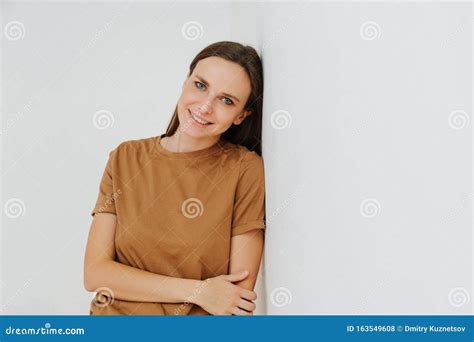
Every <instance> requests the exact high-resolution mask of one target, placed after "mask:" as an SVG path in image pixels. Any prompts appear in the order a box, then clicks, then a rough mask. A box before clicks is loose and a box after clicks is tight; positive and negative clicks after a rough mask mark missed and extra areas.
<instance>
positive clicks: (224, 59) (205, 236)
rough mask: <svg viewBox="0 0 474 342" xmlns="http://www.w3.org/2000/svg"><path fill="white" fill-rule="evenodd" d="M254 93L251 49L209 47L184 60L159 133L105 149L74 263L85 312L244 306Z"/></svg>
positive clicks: (257, 90)
mask: <svg viewBox="0 0 474 342" xmlns="http://www.w3.org/2000/svg"><path fill="white" fill-rule="evenodd" d="M262 94H263V75H262V65H261V60H260V57H259V56H258V54H257V53H256V51H255V50H254V49H253V48H252V47H249V46H243V45H241V44H239V43H235V42H227V41H226V42H218V43H215V44H212V45H210V46H208V47H206V48H205V49H204V50H202V51H201V52H200V53H199V54H198V55H197V56H196V57H195V58H194V60H193V61H192V63H191V65H190V69H189V74H188V76H187V77H186V80H185V81H184V83H183V87H182V94H181V96H180V98H179V100H178V103H177V106H176V109H175V111H174V114H173V116H172V119H171V122H170V124H169V126H168V129H167V131H166V133H165V134H161V135H159V136H156V137H152V138H145V139H140V140H132V141H126V142H123V143H122V144H120V145H119V146H118V147H116V148H115V149H114V150H112V151H111V152H110V155H109V160H108V162H107V166H106V169H105V171H104V174H103V177H102V181H101V184H100V191H99V195H98V198H97V202H96V205H95V207H94V209H93V211H92V215H93V221H92V225H91V229H90V233H89V238H88V243H87V247H86V255H85V262H84V285H85V288H86V289H87V290H88V291H91V292H96V295H95V297H94V299H93V300H92V303H91V309H90V314H92V315H209V314H213V315H217V314H219V315H251V314H252V312H253V311H254V310H255V304H254V302H253V301H254V300H255V299H256V294H255V292H254V291H253V288H254V286H255V281H256V277H257V274H258V270H259V266H260V261H261V257H262V252H263V241H264V230H265V222H264V216H265V181H264V179H265V177H264V167H263V159H262V157H261V141H260V138H261V125H262ZM117 193H118V194H119V195H118V196H117ZM105 204H107V206H105Z"/></svg>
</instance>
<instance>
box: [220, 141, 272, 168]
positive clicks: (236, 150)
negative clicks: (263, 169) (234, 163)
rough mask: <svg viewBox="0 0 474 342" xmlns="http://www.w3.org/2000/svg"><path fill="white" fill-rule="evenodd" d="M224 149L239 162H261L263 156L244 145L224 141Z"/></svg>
mask: <svg viewBox="0 0 474 342" xmlns="http://www.w3.org/2000/svg"><path fill="white" fill-rule="evenodd" d="M225 151H226V152H228V153H230V154H231V155H233V156H234V157H235V158H236V159H237V160H238V161H239V162H241V163H245V164H247V163H250V164H254V163H256V164H263V158H262V157H261V156H260V155H259V154H258V153H257V152H255V151H251V150H249V149H248V148H247V147H246V146H243V145H238V144H234V143H231V142H229V141H226V144H225Z"/></svg>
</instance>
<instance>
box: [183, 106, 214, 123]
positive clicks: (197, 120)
mask: <svg viewBox="0 0 474 342" xmlns="http://www.w3.org/2000/svg"><path fill="white" fill-rule="evenodd" d="M188 114H189V117H190V118H191V121H192V122H193V123H195V124H196V125H198V126H200V127H204V126H209V125H212V122H209V121H207V120H204V119H203V118H201V117H199V116H197V115H196V114H194V113H192V112H191V111H190V110H189V109H188Z"/></svg>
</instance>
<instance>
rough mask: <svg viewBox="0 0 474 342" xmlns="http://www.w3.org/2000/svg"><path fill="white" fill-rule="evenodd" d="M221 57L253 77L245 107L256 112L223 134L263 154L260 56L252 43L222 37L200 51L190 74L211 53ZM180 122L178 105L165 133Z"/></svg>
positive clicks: (169, 132) (224, 136) (224, 137)
mask: <svg viewBox="0 0 474 342" xmlns="http://www.w3.org/2000/svg"><path fill="white" fill-rule="evenodd" d="M212 56H215V57H221V58H224V59H226V60H228V61H231V62H234V63H237V64H239V65H240V66H242V67H243V68H244V69H245V71H246V72H247V75H248V77H249V79H250V84H251V88H252V89H251V92H250V96H249V98H248V100H247V103H246V104H245V106H244V110H251V111H252V113H251V114H250V115H249V116H248V117H246V118H245V120H244V121H243V122H242V123H241V124H240V125H234V124H232V125H231V126H230V127H229V129H227V131H225V132H224V133H222V138H223V139H225V140H227V141H229V142H231V143H234V144H238V145H242V146H245V147H247V148H248V149H249V150H250V151H255V152H257V153H258V154H259V155H262V140H261V139H262V105H263V67H262V61H261V59H260V56H259V55H258V53H257V51H255V49H254V48H253V47H251V46H244V45H242V44H240V43H236V42H231V41H222V42H217V43H213V44H211V45H209V46H207V47H206V48H204V49H203V50H202V51H201V52H199V53H198V54H197V55H196V57H194V59H193V61H192V62H191V64H190V66H189V75H188V76H190V75H191V74H192V73H193V70H194V68H195V67H196V65H197V63H198V62H199V61H200V60H201V59H204V58H207V57H212ZM178 126H179V118H178V105H176V108H175V109H174V113H173V117H172V118H171V121H170V123H169V124H168V128H167V129H166V134H165V136H167V137H170V136H172V135H173V134H174V133H175V132H176V130H177V129H178Z"/></svg>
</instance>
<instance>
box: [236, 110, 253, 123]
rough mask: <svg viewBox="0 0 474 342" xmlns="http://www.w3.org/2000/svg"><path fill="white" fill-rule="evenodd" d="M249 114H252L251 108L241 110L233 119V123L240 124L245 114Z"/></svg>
mask: <svg viewBox="0 0 474 342" xmlns="http://www.w3.org/2000/svg"><path fill="white" fill-rule="evenodd" d="M250 114H252V110H251V109H247V110H243V111H242V113H240V114H239V115H238V116H237V117H236V118H235V119H234V121H233V124H234V125H240V124H241V123H242V122H243V121H244V120H245V118H246V117H247V116H249V115H250Z"/></svg>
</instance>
